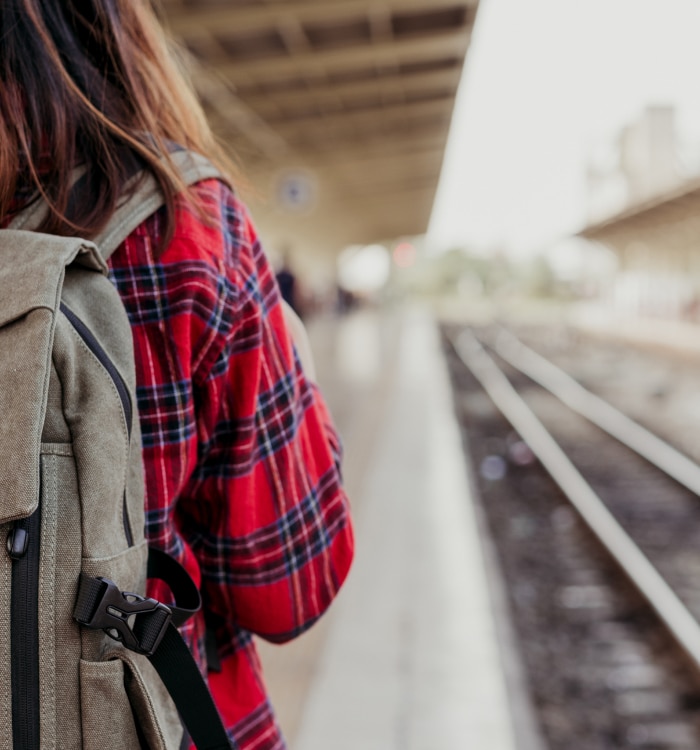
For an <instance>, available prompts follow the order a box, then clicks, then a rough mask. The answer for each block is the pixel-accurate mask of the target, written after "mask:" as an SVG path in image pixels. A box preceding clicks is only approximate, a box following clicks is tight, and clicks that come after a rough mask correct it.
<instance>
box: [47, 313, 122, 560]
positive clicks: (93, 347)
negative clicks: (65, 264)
mask: <svg viewBox="0 0 700 750" xmlns="http://www.w3.org/2000/svg"><path fill="white" fill-rule="evenodd" d="M61 312H62V313H63V314H64V315H65V316H66V318H68V320H69V322H70V324H71V325H72V326H73V328H75V330H76V331H77V332H78V335H79V336H80V338H81V339H82V340H83V341H84V342H85V344H86V345H87V347H88V349H90V351H91V352H92V353H93V354H94V355H95V356H96V357H97V359H98V361H99V362H100V364H101V365H102V366H103V367H104V368H105V370H107V373H108V375H109V376H110V377H111V378H112V380H113V381H114V385H115V387H116V389H117V393H118V394H119V398H120V400H121V402H122V409H123V410H124V418H125V419H126V430H127V436H128V438H129V441H131V430H132V422H133V409H132V406H131V397H130V396H129V389H128V388H127V387H126V383H125V382H124V378H122V376H121V374H120V373H119V370H117V368H116V367H115V365H114V362H112V360H111V359H110V358H109V355H108V354H107V352H106V351H105V350H104V349H103V348H102V346H101V344H100V342H99V341H98V340H97V338H96V337H95V336H94V334H93V333H92V331H91V330H90V329H89V328H88V327H87V326H86V325H85V323H83V321H82V320H81V319H80V318H79V317H78V316H77V315H76V314H75V313H74V312H73V311H72V310H71V309H70V308H69V307H67V306H66V305H65V304H63V302H61ZM122 520H123V523H124V533H125V535H126V541H127V544H128V545H129V547H133V545H134V535H133V533H132V531H131V524H130V523H129V514H128V512H127V508H126V490H124V499H123V502H122Z"/></svg>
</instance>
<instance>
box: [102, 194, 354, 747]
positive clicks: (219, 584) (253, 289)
mask: <svg viewBox="0 0 700 750" xmlns="http://www.w3.org/2000/svg"><path fill="white" fill-rule="evenodd" d="M196 191H197V194H198V197H199V198H200V199H201V200H202V202H203V204H204V205H205V207H206V210H207V213H208V214H211V215H212V216H213V217H214V218H215V220H214V221H213V222H208V221H203V220H202V219H201V217H200V216H199V215H198V214H197V213H196V212H194V211H193V210H192V209H191V208H190V207H189V206H188V204H187V203H186V202H185V201H184V199H183V200H182V201H181V204H180V206H179V210H178V217H177V228H176V232H175V236H174V238H173V239H172V241H171V242H170V244H169V245H168V247H167V249H166V250H165V252H164V253H163V254H162V255H161V257H160V258H159V259H156V258H155V257H154V248H155V247H156V246H157V245H158V243H159V239H160V237H161V232H162V227H163V213H162V210H161V211H160V212H158V213H156V214H154V215H153V216H152V217H151V218H150V219H148V220H147V221H146V222H144V224H142V225H141V226H140V227H139V228H138V229H137V230H136V231H134V232H133V233H132V235H131V236H130V237H129V238H128V239H127V240H126V241H125V242H124V243H123V244H122V246H121V247H120V248H118V250H117V251H116V252H115V254H114V255H113V256H112V258H111V260H110V273H111V278H112V280H113V282H114V284H115V285H116V287H117V290H118V291H119V294H120V295H121V297H122V299H123V301H124V304H125V306H126V310H127V314H128V316H129V319H130V322H131V325H132V329H133V333H134V346H135V355H136V363H137V364H136V366H137V372H136V374H137V386H138V391H137V395H138V405H139V409H140V418H141V430H142V435H143V449H144V464H145V473H146V490H147V503H146V532H147V536H148V539H149V541H150V543H151V544H153V545H155V546H157V547H159V548H161V549H163V550H165V551H166V552H168V553H170V554H172V555H174V556H175V557H177V558H178V559H179V560H180V561H181V562H182V563H183V564H184V565H185V567H186V568H187V569H188V570H189V572H190V574H191V575H192V576H193V577H194V579H195V580H197V581H199V582H200V584H201V588H202V592H203V597H204V600H205V603H206V608H207V611H208V613H209V618H208V623H207V624H208V627H209V629H210V631H213V632H215V633H216V642H217V646H218V655H219V659H220V669H219V670H218V671H217V672H211V673H210V675H209V677H210V684H211V687H212V691H213V693H214V696H215V699H216V700H217V704H218V705H219V708H220V710H221V713H222V716H223V718H224V721H225V724H226V726H227V727H228V728H229V733H230V735H231V738H232V739H233V741H234V746H235V747H236V748H241V750H243V749H247V748H251V749H252V748H255V749H256V750H273V749H274V750H280V748H283V747H284V740H283V739H282V736H281V734H280V732H279V729H278V727H277V724H276V722H275V719H274V715H273V713H272V710H271V708H270V705H269V702H268V699H267V696H266V694H265V690H264V684H263V680H262V676H261V673H260V664H259V660H258V657H257V654H256V651H255V645H254V643H253V640H252V635H251V634H253V633H255V634H258V635H260V636H262V637H264V638H267V639H269V640H272V641H279V642H281V641H285V640H288V639H290V638H293V637H294V636H296V635H299V634H300V633H302V632H303V631H304V630H306V629H307V628H308V627H309V626H310V625H311V624H312V623H313V622H314V621H315V620H316V619H317V618H318V617H319V616H320V615H321V614H322V613H323V612H324V610H325V609H326V608H327V607H328V605H329V604H330V602H331V600H332V599H333V597H334V596H335V594H336V592H337V591H338V588H339V587H340V585H341V583H342V582H343V580H344V578H345V576H346V575H347V572H348V569H349V566H350V561H351V558H352V550H353V539H352V530H351V524H350V519H349V512H348V504H347V500H346V497H345V495H344V493H343V490H342V487H341V483H340V470H339V453H340V449H339V444H338V439H337V435H336V433H335V431H334V429H333V427H332V425H331V421H330V419H329V415H328V413H327V410H326V407H325V405H324V403H323V400H322V398H321V396H320V394H319V392H318V390H317V389H316V387H315V386H314V385H313V384H312V383H310V382H308V381H307V380H306V379H305V377H304V373H303V371H302V369H301V366H300V364H299V361H298V358H297V357H296V356H295V352H294V349H293V346H292V343H291V341H290V338H289V334H288V333H287V329H286V326H285V322H284V317H283V313H282V310H281V306H280V300H279V293H278V289H277V285H276V282H275V279H274V275H273V273H272V270H271V268H270V266H269V264H268V261H267V259H266V257H265V255H264V253H263V252H262V250H261V247H260V244H259V242H258V239H257V237H256V234H255V231H254V229H253V227H252V225H251V223H250V220H249V218H248V216H247V214H246V210H245V208H244V207H243V206H242V204H241V203H240V202H239V200H238V199H237V197H236V196H235V195H234V194H233V193H232V192H231V191H230V189H229V188H227V187H226V186H225V185H223V184H222V183H220V182H218V181H215V180H212V181H205V182H202V183H200V184H199V185H197V186H196ZM162 593H163V592H159V591H157V590H155V591H152V592H151V594H152V595H154V594H155V595H162ZM185 635H186V637H188V639H189V641H190V643H191V644H192V647H193V649H194V651H195V653H196V654H197V655H198V656H199V658H200V661H201V662H202V664H203V663H204V660H203V654H204V638H205V622H204V618H203V616H200V617H198V618H195V621H194V622H193V623H191V624H189V625H188V626H187V630H186V632H185Z"/></svg>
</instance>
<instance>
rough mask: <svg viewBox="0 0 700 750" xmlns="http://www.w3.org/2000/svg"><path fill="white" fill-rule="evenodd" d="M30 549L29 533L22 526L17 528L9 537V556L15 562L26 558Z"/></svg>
mask: <svg viewBox="0 0 700 750" xmlns="http://www.w3.org/2000/svg"><path fill="white" fill-rule="evenodd" d="M28 547H29V532H28V531H27V530H26V529H23V528H22V527H21V526H15V527H14V528H13V529H12V530H11V531H10V533H9V534H8V535H7V554H8V555H9V556H10V557H11V558H12V559H13V560H19V559H20V558H22V557H24V555H25V554H26V552H27V548H28Z"/></svg>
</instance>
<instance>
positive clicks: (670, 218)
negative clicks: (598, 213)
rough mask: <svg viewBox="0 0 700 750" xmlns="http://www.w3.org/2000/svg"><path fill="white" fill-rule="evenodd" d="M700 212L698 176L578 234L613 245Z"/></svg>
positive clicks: (699, 179) (699, 180)
mask: <svg viewBox="0 0 700 750" xmlns="http://www.w3.org/2000/svg"><path fill="white" fill-rule="evenodd" d="M699 212H700V178H694V179H692V180H688V181H686V182H683V183H682V184H681V185H679V186H678V187H677V188H674V189H673V190H670V191H667V192H664V193H661V194H660V195H657V196H654V197H653V198H650V199H648V200H646V201H643V202H641V203H638V204H636V205H633V206H630V207H629V208H626V209H625V210H624V211H621V212H619V213H617V214H615V215H614V216H611V217H610V218H608V219H605V220H603V221H600V222H597V223H595V224H591V225H590V226H588V227H586V228H585V229H583V230H581V231H580V232H579V233H578V236H580V237H584V238H586V239H589V240H596V241H598V242H601V243H603V244H609V245H611V246H612V247H613V248H614V247H615V246H616V245H617V243H618V241H619V240H620V239H622V238H625V239H629V238H631V237H632V236H633V235H636V234H640V235H641V233H643V232H646V231H647V230H649V229H650V228H658V227H664V226H669V225H671V224H676V223H679V222H682V221H685V220H686V219H687V218H688V217H690V216H697V215H698V213H699Z"/></svg>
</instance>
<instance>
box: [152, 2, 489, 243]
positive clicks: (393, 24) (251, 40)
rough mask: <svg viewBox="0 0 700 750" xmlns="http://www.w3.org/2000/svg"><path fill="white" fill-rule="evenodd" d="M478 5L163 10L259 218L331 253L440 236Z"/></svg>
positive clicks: (171, 5)
mask: <svg viewBox="0 0 700 750" xmlns="http://www.w3.org/2000/svg"><path fill="white" fill-rule="evenodd" d="M477 5H478V0H162V7H163V11H164V14H165V22H166V25H167V26H169V28H170V30H171V32H172V34H173V35H174V36H175V38H176V39H179V40H180V41H181V42H182V43H183V46H184V48H185V49H186V50H187V56H188V60H187V62H188V64H189V66H190V67H191V69H192V77H193V80H194V83H195V86H196V88H197V89H198V90H199V93H200V95H201V97H202V99H203V101H204V103H205V107H206V109H207V111H208V114H209V116H210V118H211V121H212V124H213V125H214V128H215V130H216V131H217V132H218V134H220V136H222V137H223V139H224V140H225V141H226V143H227V144H229V145H230V147H231V149H232V150H233V151H234V153H236V154H237V155H238V157H239V160H240V161H241V163H242V165H243V171H244V172H245V173H246V175H247V176H248V177H249V178H250V181H251V182H252V183H253V184H254V185H255V187H256V189H258V190H262V191H263V192H266V193H267V195H266V196H263V197H262V199H261V200H260V208H259V210H258V215H262V216H263V221H264V222H265V221H267V223H268V224H269V225H270V227H272V226H273V225H274V227H275V228H276V229H277V230H279V237H276V239H277V240H278V241H280V242H282V241H283V235H284V233H285V232H287V233H288V234H290V233H291V235H292V236H293V237H294V238H296V239H299V238H302V239H303V241H304V242H305V243H306V244H307V246H309V248H310V249H316V250H322V251H324V252H327V251H337V250H338V249H339V248H341V247H342V246H344V245H345V244H348V243H362V242H371V241H377V240H381V239H389V238H395V237H398V236H405V235H413V234H419V233H422V232H424V231H425V230H426V228H427V223H428V220H429V216H430V212H431V208H432V204H433V199H434V196H435V191H436V188H437V183H438V178H439V174H440V170H441V166H442V161H443V155H444V149H445V145H446V140H447V134H448V130H449V125H450V120H451V117H452V111H453V107H454V101H455V94H456V91H457V86H458V83H459V80H460V75H461V72H462V67H463V63H464V59H465V55H466V52H467V49H468V47H469V42H470V38H471V32H472V28H473V25H474V21H475V16H476V10H477ZM280 180H281V183H280ZM280 184H281V187H280ZM280 190H281V191H282V194H280V193H279V191H280ZM285 190H286V191H287V194H286V196H285V194H284V191H285ZM276 191H277V192H276ZM254 200H255V199H254ZM285 201H286V202H285ZM295 201H297V202H298V203H299V204H300V205H298V206H297V205H295V204H294V203H295ZM299 209H300V210H299ZM254 213H255V212H254ZM310 213H314V214H315V215H314V216H313V217H312V219H313V220H312V221H309V214H310ZM305 232H306V234H305ZM311 245H315V246H314V247H313V248H312V247H311Z"/></svg>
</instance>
